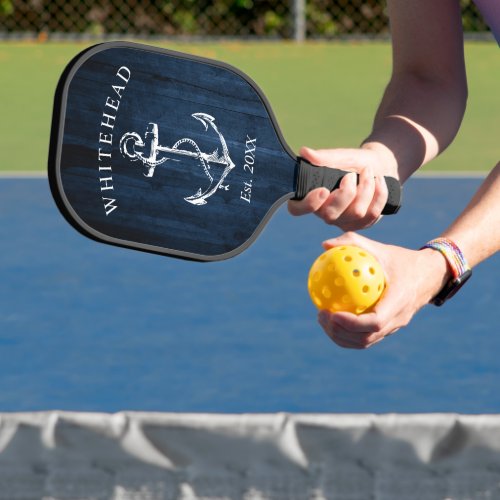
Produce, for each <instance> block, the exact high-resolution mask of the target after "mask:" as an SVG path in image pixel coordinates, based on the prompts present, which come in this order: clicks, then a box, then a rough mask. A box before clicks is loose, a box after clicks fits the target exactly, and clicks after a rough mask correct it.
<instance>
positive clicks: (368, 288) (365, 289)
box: [362, 285, 370, 293]
mask: <svg viewBox="0 0 500 500" xmlns="http://www.w3.org/2000/svg"><path fill="white" fill-rule="evenodd" d="M362 290H363V293H368V292H369V291H370V287H369V286H368V285H365V286H364V287H363V288H362Z"/></svg>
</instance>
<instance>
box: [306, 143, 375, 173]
mask: <svg viewBox="0 0 500 500" xmlns="http://www.w3.org/2000/svg"><path fill="white" fill-rule="evenodd" d="M299 154H300V156H302V157H303V158H305V159H306V160H307V161H309V162H311V163H312V164H313V165H317V166H320V167H335V168H341V169H348V170H351V171H354V172H358V171H359V170H360V169H361V167H362V166H363V165H364V164H365V163H366V152H365V151H362V150H359V149H348V148H347V149H346V148H336V149H311V148H308V147H302V148H300V151H299Z"/></svg>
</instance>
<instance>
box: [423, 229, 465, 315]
mask: <svg viewBox="0 0 500 500" xmlns="http://www.w3.org/2000/svg"><path fill="white" fill-rule="evenodd" d="M423 248H431V249H433V250H437V251H438V252H440V253H441V254H442V255H443V256H444V258H445V259H446V262H447V263H448V266H449V267H450V270H451V273H452V275H453V278H452V279H451V280H450V281H448V283H447V284H446V285H445V286H444V288H443V289H442V290H441V291H440V292H439V293H438V294H437V295H436V297H434V298H433V299H432V301H431V302H432V303H433V304H434V305H436V306H440V305H442V304H444V303H445V302H446V300H448V299H449V298H451V297H453V295H455V294H456V293H457V292H458V290H459V289H460V288H461V287H462V285H463V284H464V283H465V282H466V281H467V280H468V279H469V278H470V277H471V275H472V270H471V268H470V266H469V264H468V263H467V260H466V259H465V257H464V254H463V253H462V251H461V250H460V248H459V247H458V246H457V245H456V244H455V243H454V242H453V241H451V240H450V239H448V238H436V239H434V240H431V241H429V242H428V243H426V244H425V245H424V246H423V247H422V249H423Z"/></svg>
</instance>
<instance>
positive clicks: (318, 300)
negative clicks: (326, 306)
mask: <svg viewBox="0 0 500 500" xmlns="http://www.w3.org/2000/svg"><path fill="white" fill-rule="evenodd" d="M313 299H314V303H315V304H316V305H317V306H318V307H321V306H322V305H323V303H322V302H321V299H320V298H319V297H318V296H317V295H316V294H313Z"/></svg>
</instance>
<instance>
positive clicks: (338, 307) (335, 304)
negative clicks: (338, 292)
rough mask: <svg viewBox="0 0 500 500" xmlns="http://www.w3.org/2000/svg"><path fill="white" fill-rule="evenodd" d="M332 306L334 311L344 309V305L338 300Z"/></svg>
mask: <svg viewBox="0 0 500 500" xmlns="http://www.w3.org/2000/svg"><path fill="white" fill-rule="evenodd" d="M332 307H333V310H334V311H340V310H341V309H342V306H341V305H340V304H339V303H338V302H334V303H333V306H332Z"/></svg>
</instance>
